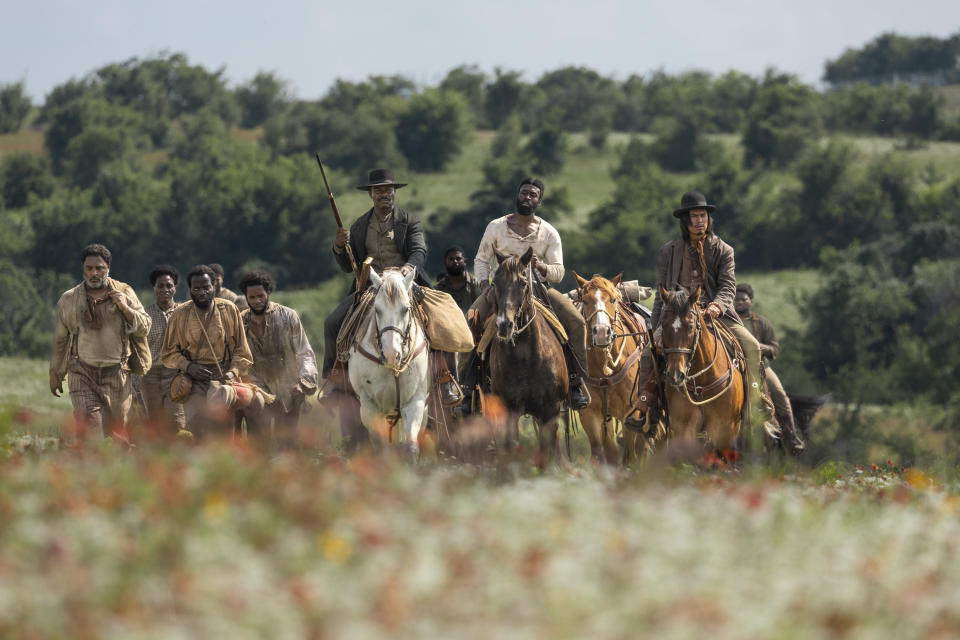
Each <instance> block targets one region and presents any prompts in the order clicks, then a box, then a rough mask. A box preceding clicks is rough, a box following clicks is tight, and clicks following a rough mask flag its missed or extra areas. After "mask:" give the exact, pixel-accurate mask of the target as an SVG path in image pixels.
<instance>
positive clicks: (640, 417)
mask: <svg viewBox="0 0 960 640" xmlns="http://www.w3.org/2000/svg"><path fill="white" fill-rule="evenodd" d="M656 401H657V380H656V376H654V375H653V374H651V375H650V378H649V379H648V380H647V384H646V385H644V387H643V390H642V391H641V392H640V395H639V397H637V401H636V403H635V404H634V405H633V410H632V411H631V412H630V413H629V414H628V415H627V417H626V418H624V419H623V424H624V426H626V427H627V428H629V429H633V430H634V431H645V428H644V427H645V426H646V424H647V412H648V411H649V410H650V407H651V406H653V405H654V404H656Z"/></svg>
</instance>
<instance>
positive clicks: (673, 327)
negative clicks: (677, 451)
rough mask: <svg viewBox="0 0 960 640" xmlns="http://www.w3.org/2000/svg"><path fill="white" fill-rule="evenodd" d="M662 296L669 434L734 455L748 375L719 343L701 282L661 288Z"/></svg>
mask: <svg viewBox="0 0 960 640" xmlns="http://www.w3.org/2000/svg"><path fill="white" fill-rule="evenodd" d="M660 295H661V297H662V298H663V315H662V316H661V321H660V326H661V327H662V332H663V338H662V340H663V352H664V355H665V356H666V360H667V365H666V370H665V372H664V377H665V378H666V380H665V382H666V393H665V395H666V400H667V410H668V412H669V415H670V439H671V441H674V442H676V441H679V442H681V443H684V444H685V445H687V448H689V449H691V450H693V447H694V446H699V445H697V444H695V443H697V442H698V441H699V443H700V444H702V445H705V448H706V450H707V452H708V454H719V456H720V457H721V459H723V458H725V457H726V458H727V459H729V458H728V457H727V454H728V453H729V452H732V451H733V450H734V449H735V446H736V439H737V434H738V433H739V432H740V413H741V410H742V409H743V375H742V374H741V372H740V369H739V368H738V367H737V365H736V363H735V362H734V360H733V359H732V358H731V357H730V356H729V354H728V353H727V350H726V349H724V347H723V345H722V344H720V341H719V338H718V333H719V332H720V331H721V329H719V328H718V325H719V323H718V322H717V321H712V322H710V323H708V322H707V321H706V320H705V319H704V316H703V313H702V311H701V310H700V307H699V306H698V304H697V303H698V301H699V299H700V288H699V287H698V288H697V290H696V291H695V292H694V293H693V294H688V293H687V291H686V290H685V289H679V290H676V291H667V290H666V289H664V288H663V287H661V288H660Z"/></svg>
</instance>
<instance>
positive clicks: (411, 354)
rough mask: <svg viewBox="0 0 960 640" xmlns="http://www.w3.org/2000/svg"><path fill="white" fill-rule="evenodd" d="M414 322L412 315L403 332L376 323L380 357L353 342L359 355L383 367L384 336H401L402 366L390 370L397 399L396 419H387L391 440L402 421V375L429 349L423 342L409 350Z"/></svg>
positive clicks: (424, 341) (396, 328)
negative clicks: (411, 328)
mask: <svg viewBox="0 0 960 640" xmlns="http://www.w3.org/2000/svg"><path fill="white" fill-rule="evenodd" d="M413 322H414V319H413V314H412V313H411V315H410V320H409V322H408V323H407V328H406V329H403V330H401V329H400V328H399V327H394V326H392V325H389V326H386V327H384V328H383V329H381V328H380V327H378V326H377V325H376V323H374V328H375V329H377V349H378V350H379V351H380V355H379V356H376V355H374V354H372V353H370V352H369V351H367V350H366V349H364V348H363V345H362V344H360V340H358V339H357V338H354V340H353V346H354V348H355V349H356V350H357V353H359V354H360V355H362V356H363V357H364V358H366V359H367V360H370V361H371V362H375V363H376V364H381V365H382V364H386V362H387V359H386V358H385V357H384V355H383V334H385V333H386V332H388V331H395V332H397V333H399V334H400V337H401V339H402V343H401V347H400V349H401V351H400V364H399V366H397V367H396V368H390V370H391V371H392V372H393V387H394V390H395V391H396V398H397V400H396V402H395V404H394V408H393V411H394V414H395V415H396V417H395V418H393V419H391V418H389V417H388V418H387V420H388V421H389V422H390V434H391V438H392V436H393V427H394V426H396V424H397V421H398V420H399V419H400V374H401V373H403V372H404V371H406V370H407V367H409V366H410V363H412V362H413V360H414V359H415V358H416V357H417V356H418V355H420V354H421V353H422V352H423V350H424V349H426V347H427V341H426V340H421V341H420V344H419V345H417V348H416V349H410V348H409V346H410V334H411V333H412V332H411V330H410V327H411V325H412V324H413ZM404 349H407V352H406V356H404V355H403V350H404Z"/></svg>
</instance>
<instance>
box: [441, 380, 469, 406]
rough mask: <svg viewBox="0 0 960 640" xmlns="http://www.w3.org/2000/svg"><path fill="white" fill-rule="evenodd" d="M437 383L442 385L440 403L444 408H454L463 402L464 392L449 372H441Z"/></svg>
mask: <svg viewBox="0 0 960 640" xmlns="http://www.w3.org/2000/svg"><path fill="white" fill-rule="evenodd" d="M437 382H439V383H440V402H441V403H443V406H445V407H452V406H454V405H458V404H460V403H461V402H463V391H462V390H461V389H460V385H458V384H457V381H456V380H454V379H453V376H452V375H450V372H449V371H443V372H441V373H440V378H439V379H438V380H437Z"/></svg>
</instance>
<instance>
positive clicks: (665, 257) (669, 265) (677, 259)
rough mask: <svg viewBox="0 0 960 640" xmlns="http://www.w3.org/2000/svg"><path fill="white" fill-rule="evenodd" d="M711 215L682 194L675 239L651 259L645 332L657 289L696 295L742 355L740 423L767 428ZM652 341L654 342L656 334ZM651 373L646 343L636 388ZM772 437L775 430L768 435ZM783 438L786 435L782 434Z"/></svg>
mask: <svg viewBox="0 0 960 640" xmlns="http://www.w3.org/2000/svg"><path fill="white" fill-rule="evenodd" d="M715 210H716V207H715V206H714V205H712V204H707V199H706V196H704V195H703V194H702V193H700V192H699V191H688V192H687V193H685V194H683V196H682V197H681V199H680V208H679V209H676V210H675V211H674V212H673V216H674V217H675V218H677V219H678V220H679V223H680V235H679V236H678V237H676V238H674V239H673V240H671V241H670V242H668V243H666V244H665V245H663V246H662V247H661V248H660V254H659V256H658V258H657V288H656V292H657V293H656V300H655V301H654V303H653V316H652V317H651V319H650V326H651V327H652V328H653V329H654V330H655V331H656V330H657V329H658V328H659V325H660V316H661V313H662V311H663V298H662V297H661V296H660V288H661V287H663V288H664V289H667V290H668V291H670V290H674V289H676V288H678V287H683V288H684V289H686V290H687V291H689V292H691V293H693V292H694V291H696V290H697V289H698V288H699V289H700V291H701V293H700V304H701V305H703V307H704V311H703V312H704V314H705V315H707V316H708V317H710V318H712V319H713V320H715V321H719V322H721V323H722V324H723V326H725V327H726V328H727V329H729V330H730V332H731V333H732V334H733V335H734V336H735V337H736V338H737V342H739V343H740V347H741V348H742V349H743V356H744V359H745V360H746V362H745V363H744V364H745V365H746V368H747V375H746V379H745V380H744V383H745V384H746V385H747V400H748V403H747V407H746V412H745V418H746V422H747V423H748V424H753V423H754V422H756V423H757V424H760V423H768V422H770V421H771V419H772V418H773V414H772V411H770V409H769V407H768V406H767V404H766V402H764V398H765V394H764V392H763V370H762V368H761V366H762V365H761V362H760V344H759V343H758V342H757V340H756V338H754V337H753V336H752V335H750V332H749V331H747V330H746V329H745V328H744V326H743V323H742V322H740V318H739V316H737V314H736V312H735V311H734V310H733V298H734V295H735V293H736V287H737V284H736V283H737V278H736V274H735V262H734V254H733V247H731V246H730V245H728V244H727V243H726V242H724V241H723V240H721V239H720V238H719V237H718V236H717V235H716V234H715V233H714V232H713V217H712V216H711V215H710V214H711V213H713V212H714V211H715ZM654 335H655V339H657V340H659V335H660V334H659V332H656V333H655V334H654ZM651 371H653V354H652V351H651V346H650V344H649V343H648V344H647V345H646V346H645V347H644V350H643V355H642V357H641V358H640V370H639V372H638V376H639V380H640V381H641V383H643V382H645V381H646V380H648V378H649V377H650V373H651ZM651 396H652V394H651V393H650V392H649V388H647V389H644V392H642V393H641V394H640V396H639V398H638V400H637V407H636V412H635V413H634V414H631V415H630V416H628V417H627V419H626V420H624V424H625V425H627V426H628V427H630V428H632V429H638V430H642V429H643V427H644V424H645V423H646V412H647V410H648V408H649V405H650V401H651V400H652V399H653V398H652V397H651ZM773 430H774V431H776V429H773ZM788 435H789V434H788ZM787 447H788V450H789V451H790V452H791V453H793V454H799V453H800V452H802V451H803V448H804V445H803V442H800V441H799V440H794V441H792V442H791V441H788V442H787Z"/></svg>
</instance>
